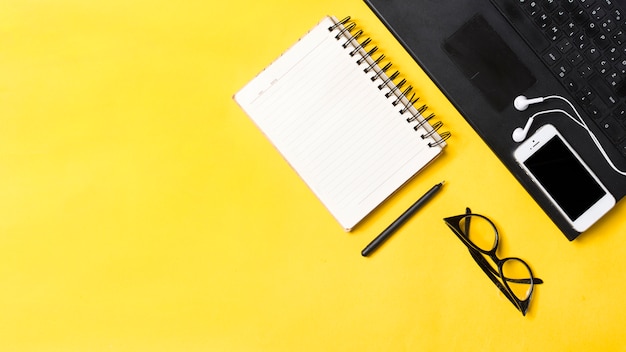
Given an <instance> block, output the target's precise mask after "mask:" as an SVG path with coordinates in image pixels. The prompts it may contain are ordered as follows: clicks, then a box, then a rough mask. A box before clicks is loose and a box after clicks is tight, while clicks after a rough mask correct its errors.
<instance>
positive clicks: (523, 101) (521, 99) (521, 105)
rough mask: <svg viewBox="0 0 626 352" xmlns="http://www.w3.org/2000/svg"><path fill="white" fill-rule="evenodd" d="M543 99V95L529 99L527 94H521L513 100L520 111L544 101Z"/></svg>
mask: <svg viewBox="0 0 626 352" xmlns="http://www.w3.org/2000/svg"><path fill="white" fill-rule="evenodd" d="M543 100H544V98H542V97H538V98H531V99H528V98H526V97H525V96H523V95H520V96H518V97H517V98H515V100H513V106H515V108H516V109H517V110H518V111H524V110H526V109H528V106H529V105H532V104H536V103H542V102H543Z"/></svg>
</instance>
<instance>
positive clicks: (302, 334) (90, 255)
mask: <svg viewBox="0 0 626 352" xmlns="http://www.w3.org/2000/svg"><path fill="white" fill-rule="evenodd" d="M327 14H331V15H335V16H337V17H340V18H342V17H344V16H346V15H351V16H352V17H353V18H354V19H355V20H356V21H357V22H358V24H359V26H360V27H361V28H363V29H364V30H365V32H366V34H367V35H370V36H372V37H373V38H374V41H375V42H376V43H377V44H378V45H379V46H380V47H381V49H382V50H383V51H384V52H385V53H386V54H387V56H388V57H389V58H391V59H392V60H393V62H394V63H395V66H396V67H398V68H399V69H400V70H401V71H402V72H403V74H404V77H406V78H407V79H408V80H409V81H411V82H413V84H414V85H417V86H419V89H418V91H419V92H420V95H421V96H422V99H423V100H424V101H426V102H428V104H429V105H430V106H431V111H432V112H435V113H436V114H437V116H439V117H440V118H441V119H443V120H444V121H445V123H446V126H447V127H448V129H450V130H451V131H453V133H454V136H453V138H452V139H451V140H450V144H449V147H448V148H446V151H445V154H444V155H443V156H442V157H441V158H440V159H438V160H437V161H436V162H435V163H434V164H432V166H431V167H429V168H428V169H427V170H425V171H424V172H423V173H421V174H419V175H418V176H417V177H416V178H415V179H414V180H413V181H412V182H410V183H409V184H408V185H407V186H406V187H404V188H403V189H402V190H401V191H399V192H398V193H397V194H396V195H395V196H394V197H393V198H392V199H390V200H389V201H388V202H386V203H384V205H383V206H382V207H380V208H379V209H378V210H377V211H376V212H375V213H374V214H372V215H371V216H370V217H368V218H367V219H366V220H365V221H364V222H363V223H362V224H361V225H360V226H358V227H357V228H356V229H355V230H354V231H353V232H351V233H345V232H344V231H343V230H342V229H341V227H340V226H339V225H338V224H337V223H336V222H335V220H334V219H333V218H332V217H331V216H330V215H329V214H328V212H327V211H326V210H325V209H324V208H323V206H322V205H321V204H320V202H319V201H318V200H317V199H316V198H315V197H314V196H313V194H312V193H311V192H310V191H309V189H308V188H307V187H306V186H305V185H304V184H303V183H302V181H301V180H300V179H299V178H298V177H297V175H296V174H295V173H294V172H293V170H292V169H290V167H289V166H288V165H287V163H286V162H285V161H284V160H283V159H282V158H281V157H280V155H279V154H278V153H277V152H276V150H275V149H274V148H273V147H272V146H271V144H270V143H269V142H268V141H267V140H266V139H265V137H264V136H263V135H262V134H261V133H260V131H259V130H258V129H257V128H256V127H255V126H254V124H253V123H252V122H251V120H250V119H249V118H248V117H247V116H246V115H245V114H244V113H243V112H242V111H241V110H240V109H239V108H238V106H237V105H236V104H235V103H234V102H233V100H232V95H233V94H234V93H235V92H236V91H237V90H238V89H240V88H241V87H242V86H243V85H244V84H245V83H246V82H247V81H249V80H250V79H252V78H253V77H254V76H255V75H256V74H257V73H258V72H259V71H260V70H262V69H263V68H264V67H266V66H267V65H268V64H269V63H271V62H272V61H273V60H274V59H275V58H276V57H277V56H278V55H279V54H281V53H282V52H283V51H284V50H285V49H287V48H288V47H289V46H290V45H291V44H293V42H294V41H295V40H297V39H298V38H299V37H300V36H301V35H303V34H304V33H305V32H306V31H308V30H309V29H310V28H312V27H313V26H314V25H315V24H316V23H317V22H318V21H319V20H320V19H321V18H322V16H324V15H327ZM441 20H442V21H443V20H445V19H441ZM525 119H526V117H525V116H522V115H520V124H522V123H523V122H524V121H525ZM503 133H508V132H506V131H503ZM441 180H445V181H446V182H447V183H446V185H445V188H444V189H443V190H442V192H441V193H440V194H439V195H438V196H437V197H436V198H435V199H434V200H433V201H432V202H431V203H429V204H428V205H427V206H426V207H425V208H424V209H422V211H420V212H419V213H418V214H417V215H416V216H414V217H413V218H412V219H411V220H410V221H409V222H408V223H407V224H406V225H405V226H404V227H403V228H402V229H401V230H400V231H399V232H398V233H396V234H395V236H394V237H393V238H392V239H391V240H390V241H388V242H387V243H386V244H385V245H384V246H383V247H382V248H380V249H379V250H378V251H377V252H376V253H375V254H374V255H372V256H371V257H369V258H363V257H361V256H360V251H361V249H362V248H363V247H364V246H365V245H366V244H367V243H368V242H369V241H370V240H371V239H373V238H374V237H375V236H376V235H377V234H378V233H379V232H380V231H381V230H382V229H384V228H385V227H386V226H387V225H388V224H389V223H390V222H391V221H392V220H393V219H395V218H396V217H397V216H398V215H399V214H400V213H402V211H404V210H405V209H406V208H407V207H408V206H409V205H410V204H411V203H413V201H415V199H416V198H417V197H419V196H420V195H421V194H422V193H424V192H425V191H426V190H427V189H428V188H430V187H431V186H432V185H433V184H435V183H437V182H439V181H441ZM465 206H471V207H472V209H473V210H474V211H475V212H478V213H483V214H485V215H488V216H489V217H491V218H492V219H494V221H495V222H496V224H497V226H498V227H499V228H500V230H501V234H502V238H503V240H502V243H501V244H502V248H501V249H500V251H499V254H500V255H501V256H519V257H522V258H524V259H525V260H526V261H528V262H529V263H530V265H531V266H532V268H533V270H534V272H535V274H536V275H537V276H538V277H541V278H542V279H543V280H544V281H545V284H543V285H541V286H539V287H537V289H536V290H535V296H534V300H533V302H532V304H531V308H530V312H529V315H528V316H526V317H522V315H521V314H520V313H519V312H518V311H517V310H515V309H514V307H513V306H512V305H511V304H510V303H509V302H508V301H507V300H506V299H505V298H504V297H503V296H502V295H501V294H500V293H499V291H498V290H497V289H496V287H495V286H494V285H493V284H492V283H491V282H490V281H489V280H488V279H487V278H486V277H485V276H484V274H483V273H482V271H481V270H480V269H479V268H478V267H477V266H476V264H475V263H474V262H473V260H472V259H471V257H470V256H469V254H468V252H467V250H466V248H465V247H464V246H463V245H462V244H461V242H460V241H459V240H458V239H457V238H456V237H455V236H454V235H453V233H452V232H450V231H449V230H448V229H447V227H446V226H445V224H444V223H443V221H442V218H443V217H445V216H450V215H456V214H458V213H461V212H463V211H464V209H465ZM625 216H626V204H624V203H623V202H622V203H620V204H618V205H617V207H616V208H615V209H614V210H613V211H612V212H611V213H610V214H609V215H608V216H607V217H606V218H605V219H603V220H602V221H601V222H600V223H598V224H597V225H596V226H594V227H593V228H592V229H591V230H590V231H588V233H586V234H584V235H583V236H582V237H580V238H579V239H578V240H576V241H575V242H572V243H570V242H568V241H567V240H566V238H565V237H564V236H563V235H562V234H561V233H560V232H559V231H558V230H557V228H556V227H555V226H554V225H553V224H552V223H551V222H550V221H549V219H548V218H547V217H546V216H545V215H544V214H543V212H542V211H541V210H540V209H539V208H538V207H537V206H536V205H535V203H534V202H533V201H532V200H531V199H530V197H529V196H528V195H527V194H526V193H525V192H524V190H523V189H522V188H521V186H520V185H519V184H518V183H517V182H516V181H515V180H514V178H513V177H512V176H511V175H510V174H509V173H508V172H507V171H506V170H505V168H504V167H503V166H502V165H501V164H500V163H499V161H498V160H497V159H496V157H495V156H494V155H493V154H492V153H491V152H490V151H489V149H488V148H487V147H486V146H485V144H484V143H482V142H481V140H480V139H479V137H478V136H477V135H476V134H475V133H474V132H473V130H472V129H471V128H470V127H469V126H468V125H467V123H466V122H465V120H464V119H463V118H462V117H461V116H460V115H459V114H458V113H457V112H456V111H455V110H454V109H453V108H452V106H451V105H450V103H449V102H448V101H447V100H446V99H445V98H444V97H443V96H442V95H441V93H440V92H439V91H438V90H437V89H436V88H435V86H434V84H433V83H432V82H431V81H429V80H428V79H427V78H426V76H425V75H424V73H423V72H422V71H421V70H420V69H419V67H418V66H417V65H416V64H415V63H414V62H413V61H412V60H411V58H410V57H409V56H408V54H407V53H406V52H404V51H403V50H402V48H401V47H400V46H399V45H398V43H397V42H396V41H395V40H393V38H392V37H391V36H390V35H389V33H387V32H386V30H385V29H384V27H383V26H382V24H381V23H380V22H379V21H378V20H377V19H376V18H375V16H374V15H373V14H372V13H371V12H369V10H368V9H367V7H366V6H365V5H364V4H363V3H362V2H361V1H359V0H345V1H339V2H338V1H329V0H322V1H309V2H298V1H286V0H273V1H244V0H233V1H205V0H202V1H200V0H198V1H192V0H188V1H145V0H134V1H121V0H109V1H102V0H94V1H84V0H80V1H79V0H57V1H44V0H41V1H35V0H2V1H0V350H1V351H431V350H454V351H458V350H494V351H531V350H532V351H547V350H552V351H555V350H566V351H576V350H580V351H592V350H595V351H600V350H618V351H619V350H626V338H624V337H623V336H624V335H623V331H624V328H623V327H624V326H625V325H626V304H624V298H625V292H624V291H625V290H624V288H626V283H625V281H624V278H625V276H624V272H623V271H624V270H623V268H624V267H626V244H624V240H625V237H624V236H625V235H626V222H625V221H624V220H623V219H624V218H625Z"/></svg>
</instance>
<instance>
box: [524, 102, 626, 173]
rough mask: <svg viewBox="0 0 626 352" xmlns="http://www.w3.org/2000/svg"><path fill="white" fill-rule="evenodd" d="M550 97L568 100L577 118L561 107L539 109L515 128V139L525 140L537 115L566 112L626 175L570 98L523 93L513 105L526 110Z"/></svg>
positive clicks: (607, 159)
mask: <svg viewBox="0 0 626 352" xmlns="http://www.w3.org/2000/svg"><path fill="white" fill-rule="evenodd" d="M548 99H559V100H562V101H564V102H566V103H567V104H568V105H569V107H570V108H571V109H572V110H573V111H574V113H575V114H576V117H577V118H574V116H572V115H571V114H569V113H568V112H567V111H564V110H561V109H551V110H544V111H539V112H537V113H535V114H533V115H532V116H531V117H529V118H528V121H527V122H526V125H525V126H524V127H523V128H522V127H518V128H516V129H515V130H513V134H512V138H513V141H515V142H517V143H520V142H522V141H524V140H525V139H526V136H527V135H528V131H530V126H531V125H532V123H533V121H534V120H535V118H536V117H537V116H540V115H546V114H552V113H560V114H564V115H565V116H567V117H569V118H570V120H572V121H574V122H575V123H576V124H577V125H578V126H580V127H582V128H583V129H584V130H585V131H587V133H588V134H589V137H590V138H591V140H592V141H593V142H594V144H595V145H596V147H597V148H598V149H599V150H600V153H602V156H604V159H605V160H606V161H607V163H608V164H609V165H610V166H611V168H612V169H613V170H615V172H617V173H618V174H620V175H624V176H626V172H624V171H622V170H619V169H618V168H617V167H616V166H615V164H613V162H612V161H611V159H610V158H609V156H608V155H607V154H606V151H605V150H604V148H603V147H602V144H600V141H599V140H598V138H597V137H596V135H595V134H594V133H593V131H591V130H590V129H589V127H588V126H587V124H586V123H585V120H583V118H582V117H581V116H580V114H579V113H578V110H576V108H575V107H574V105H573V104H572V103H571V102H570V101H569V100H567V99H566V98H564V97H562V96H560V95H549V96H546V97H537V98H530V99H529V98H526V97H525V96H523V95H520V96H518V97H517V98H515V100H513V106H514V107H515V109H517V110H518V111H524V110H526V109H528V106H529V105H532V104H536V103H542V102H544V101H545V100H548Z"/></svg>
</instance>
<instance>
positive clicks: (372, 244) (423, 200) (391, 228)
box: [361, 182, 444, 257]
mask: <svg viewBox="0 0 626 352" xmlns="http://www.w3.org/2000/svg"><path fill="white" fill-rule="evenodd" d="M443 184H444V182H441V183H438V184H436V185H434V186H433V188H431V189H430V190H428V192H426V194H424V195H423V196H422V197H420V199H418V200H417V201H416V202H415V203H413V205H411V207H410V208H409V209H407V210H406V211H405V212H404V213H402V215H400V217H399V218H397V219H396V221H394V222H392V223H391V225H389V227H387V228H386V229H385V231H383V232H381V234H380V235H378V237H376V238H374V240H373V241H372V242H370V244H368V245H367V247H365V249H363V251H361V255H362V256H364V257H367V256H368V255H369V254H370V253H372V252H373V251H374V250H376V248H378V246H380V245H381V244H382V243H383V242H385V241H386V240H387V238H389V237H391V235H392V234H393V233H394V232H395V231H396V230H397V229H399V228H400V226H402V224H404V223H405V222H406V221H407V220H408V219H409V218H410V217H411V216H412V215H413V214H415V213H416V212H417V211H418V210H419V209H420V208H421V207H422V206H423V205H424V204H426V202H428V201H429V200H430V199H431V198H432V197H433V196H434V195H435V194H437V192H438V191H439V190H440V189H441V186H443Z"/></svg>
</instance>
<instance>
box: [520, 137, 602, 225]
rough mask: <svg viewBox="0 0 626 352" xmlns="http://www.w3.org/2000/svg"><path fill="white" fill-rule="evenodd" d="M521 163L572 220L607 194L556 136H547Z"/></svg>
mask: <svg viewBox="0 0 626 352" xmlns="http://www.w3.org/2000/svg"><path fill="white" fill-rule="evenodd" d="M524 165H526V167H527V168H528V169H529V170H530V172H531V173H532V174H533V175H534V176H535V178H537V180H538V181H539V182H540V183H541V184H542V185H543V187H544V188H545V190H546V191H547V192H548V193H549V194H550V195H551V196H552V198H554V200H555V201H556V203H557V204H558V205H559V206H560V207H561V208H562V209H563V211H564V212H565V214H567V216H568V217H569V218H570V219H572V220H575V219H577V218H578V217H580V216H581V215H582V214H583V213H584V212H585V211H586V210H587V209H589V208H590V207H591V206H592V205H594V204H595V203H596V202H597V201H598V200H599V199H601V198H602V197H603V196H604V195H605V194H606V193H605V191H604V190H603V189H602V187H601V186H600V185H599V184H598V183H597V182H596V180H595V179H594V178H593V176H591V175H590V174H589V172H588V171H587V169H585V167H584V166H583V165H582V164H581V163H580V161H579V160H578V159H577V158H576V156H575V155H573V154H572V152H571V151H570V150H569V149H568V148H567V146H566V145H565V144H564V143H563V141H562V140H561V139H560V138H558V137H555V138H552V139H551V140H549V141H548V142H547V143H546V144H545V145H544V146H542V147H541V148H540V149H539V150H537V151H536V152H535V153H534V154H533V155H531V156H530V157H529V158H528V159H527V160H526V161H525V162H524Z"/></svg>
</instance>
